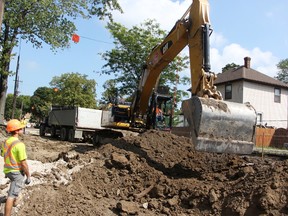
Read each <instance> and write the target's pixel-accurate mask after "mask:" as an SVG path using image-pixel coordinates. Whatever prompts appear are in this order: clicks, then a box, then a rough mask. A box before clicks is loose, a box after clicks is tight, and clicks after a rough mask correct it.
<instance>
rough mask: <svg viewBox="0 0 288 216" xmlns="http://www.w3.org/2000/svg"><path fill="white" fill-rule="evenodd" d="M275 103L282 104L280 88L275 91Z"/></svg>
mask: <svg viewBox="0 0 288 216" xmlns="http://www.w3.org/2000/svg"><path fill="white" fill-rule="evenodd" d="M274 102H275V103H281V89H280V88H275V89H274Z"/></svg>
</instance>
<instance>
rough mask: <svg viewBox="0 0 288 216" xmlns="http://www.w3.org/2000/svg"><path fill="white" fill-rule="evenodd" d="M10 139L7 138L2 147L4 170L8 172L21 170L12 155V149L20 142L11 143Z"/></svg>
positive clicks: (19, 164)
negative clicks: (8, 170)
mask: <svg viewBox="0 0 288 216" xmlns="http://www.w3.org/2000/svg"><path fill="white" fill-rule="evenodd" d="M11 141H12V140H11V138H9V139H8V140H7V141H6V142H5V144H4V146H3V150H4V168H6V169H10V170H15V171H16V170H20V169H21V163H20V162H17V160H16V159H15V157H14V155H13V154H12V149H13V147H14V146H16V145H17V144H18V143H21V141H20V140H18V139H16V140H14V141H12V142H11Z"/></svg>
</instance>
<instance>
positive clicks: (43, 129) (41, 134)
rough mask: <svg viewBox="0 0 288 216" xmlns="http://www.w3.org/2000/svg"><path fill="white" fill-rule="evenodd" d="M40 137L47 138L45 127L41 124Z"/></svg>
mask: <svg viewBox="0 0 288 216" xmlns="http://www.w3.org/2000/svg"><path fill="white" fill-rule="evenodd" d="M39 135H40V136H45V125H43V124H41V125H40V128H39Z"/></svg>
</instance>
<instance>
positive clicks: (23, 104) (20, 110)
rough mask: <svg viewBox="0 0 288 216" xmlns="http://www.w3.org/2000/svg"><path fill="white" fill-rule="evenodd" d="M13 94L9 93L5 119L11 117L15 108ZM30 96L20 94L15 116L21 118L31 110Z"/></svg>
mask: <svg viewBox="0 0 288 216" xmlns="http://www.w3.org/2000/svg"><path fill="white" fill-rule="evenodd" d="M13 97H14V95H13V94H8V95H7V99H6V104H5V116H4V117H5V119H10V118H11V116H12V109H13V105H12V104H13ZM30 98H31V97H30V96H28V95H19V97H17V99H16V109H15V112H14V118H17V119H21V118H22V117H23V116H24V115H25V114H26V113H29V112H30V111H31V103H30Z"/></svg>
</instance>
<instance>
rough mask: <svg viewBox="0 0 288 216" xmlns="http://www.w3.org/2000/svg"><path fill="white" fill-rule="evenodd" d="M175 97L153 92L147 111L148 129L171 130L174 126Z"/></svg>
mask: <svg viewBox="0 0 288 216" xmlns="http://www.w3.org/2000/svg"><path fill="white" fill-rule="evenodd" d="M172 99H173V97H172V96H171V95H168V94H161V93H156V92H153V94H152V96H151V98H150V105H149V108H148V113H147V123H146V128H147V129H159V130H165V131H170V130H171V128H172V117H173V116H172V113H173V100H172Z"/></svg>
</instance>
